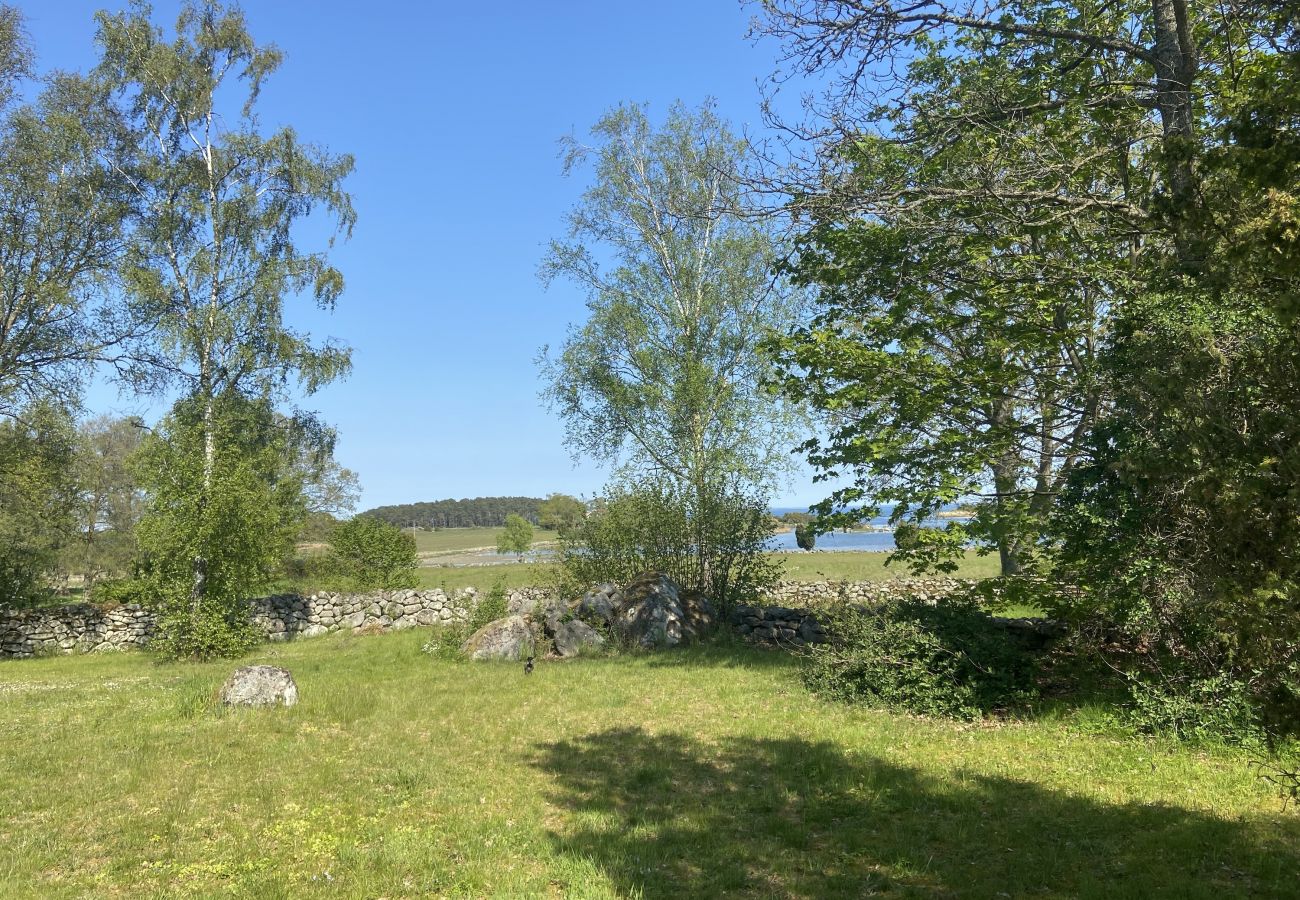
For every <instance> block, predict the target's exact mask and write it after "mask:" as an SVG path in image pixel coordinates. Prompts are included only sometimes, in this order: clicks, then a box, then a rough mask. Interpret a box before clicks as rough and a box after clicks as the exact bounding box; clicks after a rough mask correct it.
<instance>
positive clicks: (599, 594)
mask: <svg viewBox="0 0 1300 900" xmlns="http://www.w3.org/2000/svg"><path fill="white" fill-rule="evenodd" d="M617 593H618V588H616V587H615V586H614V585H612V584H598V585H596V586H595V587H594V588H592V589H591V590H589V591H587V593H585V594H583V595H582V596H581V597H580V598H578V600H577V602H576V603H575V604H574V606H573V612H574V614H575V615H576V616H577V617H578V618H580V619H582V620H583V621H584V622H588V623H591V624H596V625H611V624H613V622H614V601H613V597H614V595H615V594H617Z"/></svg>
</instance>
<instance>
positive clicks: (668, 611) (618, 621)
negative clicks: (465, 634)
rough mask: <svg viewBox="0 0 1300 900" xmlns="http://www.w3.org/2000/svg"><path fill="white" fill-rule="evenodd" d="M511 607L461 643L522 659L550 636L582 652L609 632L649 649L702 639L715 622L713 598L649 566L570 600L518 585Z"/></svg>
mask: <svg viewBox="0 0 1300 900" xmlns="http://www.w3.org/2000/svg"><path fill="white" fill-rule="evenodd" d="M508 609H509V611H510V615H509V616H507V617H506V618H504V619H498V620H497V621H495V622H492V623H489V624H488V625H486V626H484V627H483V628H481V629H479V631H478V632H476V633H475V634H474V635H473V636H472V637H471V638H470V639H469V640H468V641H466V642H465V644H464V646H463V648H462V649H463V650H464V651H465V652H466V653H468V654H469V655H470V656H471V658H474V659H522V658H523V657H524V656H527V655H532V653H533V652H534V650H535V648H536V647H537V646H538V645H539V644H541V643H542V642H543V641H545V640H549V641H550V642H551V645H552V646H553V647H554V649H555V653H556V655H558V656H566V657H567V656H577V655H579V654H581V653H583V652H584V651H586V650H589V649H596V648H599V647H601V646H603V645H604V643H605V634H604V633H614V634H617V635H619V637H620V638H622V639H623V640H624V641H625V642H627V643H628V644H630V645H633V646H637V647H643V648H645V649H659V648H664V647H675V646H677V645H678V644H681V643H684V642H690V641H695V640H698V639H699V638H700V637H701V636H703V634H704V633H705V632H707V631H708V630H709V629H711V628H712V627H713V626H714V625H715V623H716V614H715V613H714V610H713V606H712V604H710V603H709V602H708V600H706V599H705V598H704V597H702V596H700V595H698V594H691V593H689V592H686V591H683V590H682V589H681V588H680V587H678V585H677V584H676V582H674V581H673V580H672V579H671V578H669V577H668V576H667V575H663V574H661V573H658V572H646V573H645V574H643V575H640V576H638V577H637V578H634V579H633V580H632V581H631V582H630V583H629V584H628V585H627V586H626V587H624V588H619V587H617V586H616V585H613V584H602V585H597V586H596V587H594V588H592V589H591V590H590V591H588V592H587V593H585V594H583V595H582V596H581V597H578V598H575V599H573V600H570V601H563V600H561V599H559V598H558V597H555V596H554V595H552V594H549V593H547V592H544V591H536V590H533V591H517V592H515V593H514V594H512V595H511V596H510V598H509V602H508ZM525 627H527V629H528V630H529V633H528V635H525V633H524V628H525ZM602 632H604V633H602Z"/></svg>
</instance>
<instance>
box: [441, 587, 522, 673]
mask: <svg viewBox="0 0 1300 900" xmlns="http://www.w3.org/2000/svg"><path fill="white" fill-rule="evenodd" d="M507 615H509V610H508V607H507V602H506V589H505V583H504V582H502V581H498V582H497V583H496V584H494V585H492V589H491V590H490V591H488V592H487V593H486V594H484V595H483V596H481V597H479V598H478V602H477V603H476V604H475V605H474V607H473V608H472V609H471V610H470V611H469V619H468V620H467V621H465V622H456V623H448V624H446V625H441V626H438V627H436V628H435V629H434V634H433V636H432V637H430V638H429V639H428V640H427V641H425V642H424V645H423V646H421V647H420V650H421V651H422V652H424V653H428V654H429V655H431V656H442V657H451V658H460V657H461V655H462V654H461V651H460V648H461V645H462V644H464V643H465V641H466V639H467V638H469V636H470V635H471V634H473V633H474V632H476V631H478V630H479V629H480V628H482V627H483V626H484V625H487V624H488V623H489V622H495V621H496V620H497V619H503V618H505V617H506V616H507Z"/></svg>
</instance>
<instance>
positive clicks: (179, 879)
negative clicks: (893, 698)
mask: <svg viewBox="0 0 1300 900" xmlns="http://www.w3.org/2000/svg"><path fill="white" fill-rule="evenodd" d="M426 636H427V632H423V633H422V630H415V631H408V632H401V633H397V634H392V635H382V636H368V637H354V636H346V637H343V636H331V637H327V638H321V639H316V640H311V641H302V642H299V643H296V644H290V645H282V646H275V647H268V648H266V649H264V650H262V651H260V652H259V653H257V654H256V655H255V656H253V657H250V658H249V660H248V661H253V660H259V661H267V662H273V663H276V664H280V665H285V666H287V667H289V668H290V669H291V670H292V671H293V673H294V675H295V676H296V678H297V680H298V684H299V688H300V690H301V695H302V701H301V702H300V703H299V705H298V706H297V707H295V708H293V709H290V710H270V711H243V712H236V713H230V712H224V711H223V710H222V709H221V708H220V707H218V706H216V705H215V704H214V701H213V697H214V692H215V691H216V689H217V687H218V685H219V684H220V683H221V681H222V679H223V678H224V677H225V675H226V674H227V673H228V672H229V670H230V669H231V668H232V666H233V664H232V663H229V662H226V663H213V664H204V665H163V664H159V663H157V662H155V661H154V660H152V659H151V658H150V657H149V656H147V655H144V654H126V655H121V656H105V655H100V656H83V657H71V658H57V659H42V660H30V661H22V662H6V663H0V709H3V716H0V808H3V809H4V811H5V815H4V817H3V819H0V895H3V896H6V897H8V896H12V897H28V896H40V897H53V898H57V897H82V896H100V897H111V896H133V897H134V896H153V897H220V896H226V897H234V896H241V897H258V898H277V897H284V898H287V897H390V898H395V897H417V896H466V897H486V896H500V897H534V896H537V897H545V896H552V897H646V898H680V897H702V896H720V895H723V894H730V895H733V896H774V897H807V898H833V897H861V896H868V895H877V894H879V895H885V896H895V897H957V896H960V897H977V898H979V897H988V898H998V897H1023V896H1042V897H1058V898H1065V897H1085V898H1103V897H1104V898H1117V897H1120V898H1122V897H1131V898H1139V897H1143V898H1145V897H1179V898H1186V897H1190V898H1200V897H1204V898H1215V900H1218V898H1223V897H1230V896H1247V895H1249V896H1254V897H1283V896H1292V897H1293V896H1295V886H1296V882H1295V873H1296V872H1297V871H1300V816H1298V815H1296V814H1295V812H1294V811H1289V812H1284V811H1283V808H1282V805H1281V803H1280V801H1279V800H1278V798H1277V797H1276V796H1275V795H1274V794H1273V793H1271V792H1270V791H1269V790H1268V786H1267V785H1265V784H1263V783H1262V782H1261V781H1260V780H1259V779H1257V778H1256V777H1255V775H1254V773H1253V772H1252V770H1251V768H1250V767H1249V765H1248V763H1249V757H1247V756H1245V755H1242V754H1240V753H1232V752H1227V751H1223V752H1194V751H1191V750H1187V749H1180V748H1177V747H1173V746H1168V745H1164V744H1161V743H1154V742H1148V741H1144V740H1138V739H1135V738H1129V737H1125V736H1123V735H1121V734H1119V733H1115V732H1112V731H1110V730H1108V729H1107V728H1106V726H1105V725H1104V723H1103V722H1102V721H1101V720H1100V718H1099V717H1098V715H1097V714H1096V713H1095V712H1093V711H1090V710H1088V709H1082V710H1075V711H1059V710H1058V711H1048V712H1045V713H1044V714H1043V715H1042V716H1040V717H1039V718H1038V719H1037V720H1035V721H1030V722H1016V723H1009V724H1004V725H997V726H981V727H971V726H966V725H959V724H953V723H947V722H938V721H929V720H923V719H917V718H911V717H903V716H895V715H891V714H887V713H884V712H878V711H872V710H864V709H854V708H848V707H842V706H838V705H830V704H827V703H824V702H822V701H820V700H818V699H816V698H814V697H812V696H810V695H808V694H807V693H806V692H805V691H804V689H803V688H802V686H801V684H800V683H799V681H798V678H797V668H796V666H797V661H796V660H794V659H793V658H791V657H789V656H786V655H783V654H774V653H764V652H762V651H754V650H748V649H744V648H738V647H730V646H719V647H706V648H700V649H695V650H688V651H670V652H665V653H662V654H659V655H654V656H631V657H628V656H624V657H613V658H593V659H584V660H577V661H573V662H567V663H547V664H543V665H540V666H539V667H538V670H537V672H536V673H535V674H534V675H532V676H525V675H524V674H523V672H522V671H521V669H520V667H519V666H517V665H513V664H487V663H478V664H470V663H460V662H454V661H451V660H437V659H433V658H431V657H429V656H427V655H425V654H422V653H420V652H419V647H420V644H421V642H422V641H423V640H424V639H425V637H426Z"/></svg>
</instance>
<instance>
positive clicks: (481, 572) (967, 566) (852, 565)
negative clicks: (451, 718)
mask: <svg viewBox="0 0 1300 900" xmlns="http://www.w3.org/2000/svg"><path fill="white" fill-rule="evenodd" d="M773 556H774V557H775V558H776V559H777V561H778V562H779V563H780V564H781V566H782V568H783V569H784V571H785V574H784V575H783V576H782V577H784V578H788V579H790V580H791V581H839V580H842V579H848V580H849V581H884V580H886V579H890V578H907V577H909V576H908V573H907V570H906V569H902V568H899V567H898V566H889V567H888V568H886V567H885V554H884V553H866V552H864V553H853V552H848V551H845V552H838V551H837V552H835V553H800V552H795V553H774V554H773ZM551 567H552V564H551V563H527V562H524V563H516V562H507V563H500V564H497V565H490V566H441V567H439V566H434V567H425V568H421V569H419V570H418V575H419V577H420V586H421V587H429V588H435V587H446V588H448V589H455V588H461V587H476V588H478V589H479V590H481V591H486V590H488V589H489V588H491V587H492V586H493V585H494V584H496V583H497V582H498V581H500V582H501V583H502V584H504V586H505V587H506V589H507V590H509V589H511V588H516V587H524V586H527V585H531V584H546V583H549V582H550V581H551V578H550V572H551ZM956 574H957V575H958V576H959V577H961V578H987V577H989V576H991V575H996V574H997V560H995V559H990V558H989V557H987V556H976V555H975V554H973V553H972V554H969V555H968V556H967V557H966V560H965V562H963V563H962V567H961V569H960V570H958V572H957V573H956Z"/></svg>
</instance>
